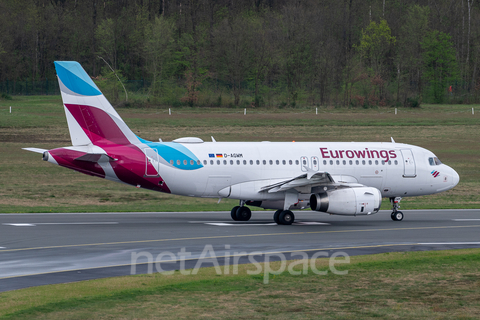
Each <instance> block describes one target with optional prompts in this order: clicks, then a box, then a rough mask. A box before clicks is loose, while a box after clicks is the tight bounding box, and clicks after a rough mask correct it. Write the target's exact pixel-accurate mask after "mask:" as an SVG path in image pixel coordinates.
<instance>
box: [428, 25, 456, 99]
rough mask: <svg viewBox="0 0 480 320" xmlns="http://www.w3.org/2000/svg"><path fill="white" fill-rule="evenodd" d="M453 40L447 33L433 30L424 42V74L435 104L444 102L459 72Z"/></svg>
mask: <svg viewBox="0 0 480 320" xmlns="http://www.w3.org/2000/svg"><path fill="white" fill-rule="evenodd" d="M451 38H452V37H451V36H450V35H448V34H446V33H443V32H439V31H438V30H433V31H431V32H430V33H428V34H427V36H426V37H425V40H424V41H423V42H422V49H423V50H424V53H423V60H424V68H425V69H424V70H425V71H424V72H425V76H426V78H427V80H428V81H429V82H430V88H431V92H432V95H433V101H434V102H435V103H442V102H443V100H444V97H445V92H446V88H447V86H448V85H452V82H453V81H454V80H455V78H456V76H457V72H458V69H457V61H456V58H455V56H456V51H455V48H454V47H453V43H452V42H451Z"/></svg>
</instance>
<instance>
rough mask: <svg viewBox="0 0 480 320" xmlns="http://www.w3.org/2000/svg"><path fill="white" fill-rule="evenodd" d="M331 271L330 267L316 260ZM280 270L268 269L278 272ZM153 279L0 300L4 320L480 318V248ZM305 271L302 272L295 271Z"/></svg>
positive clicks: (41, 290)
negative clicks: (265, 274) (267, 272)
mask: <svg viewBox="0 0 480 320" xmlns="http://www.w3.org/2000/svg"><path fill="white" fill-rule="evenodd" d="M316 262H317V263H316V268H317V269H318V270H322V271H324V270H325V271H326V270H329V268H328V260H326V259H318V260H317V261H316ZM279 267H280V266H279V263H275V264H272V266H271V268H272V270H278V268H279ZM247 270H255V267H254V266H252V265H240V266H239V272H238V275H232V274H230V275H217V274H216V272H215V270H214V268H206V269H201V270H200V271H199V273H198V274H197V275H196V276H191V275H181V274H180V273H179V272H176V273H175V274H173V275H169V276H166V275H162V274H158V273H157V274H147V275H138V276H130V277H118V278H111V279H101V280H93V281H82V282H77V283H72V284H60V285H50V286H43V287H37V288H29V289H22V290H17V291H10V292H4V293H1V294H0V318H2V319H49V320H52V319H319V318H321V319H373V318H376V319H378V318H381V319H386V318H388V319H452V318H455V319H478V318H479V317H480V271H479V270H480V249H469V250H451V251H433V252H406V253H385V254H378V255H370V256H354V257H350V263H345V264H340V265H338V267H337V270H341V271H348V274H346V275H337V274H333V273H332V272H330V271H329V272H328V273H327V274H326V275H317V274H314V273H313V272H312V270H308V272H307V273H306V274H302V275H292V274H290V273H289V272H284V273H282V274H280V275H277V276H275V277H272V278H271V279H270V282H269V283H268V284H264V282H263V275H262V274H260V275H248V274H247ZM294 270H295V271H300V270H302V269H301V265H299V266H297V267H296V268H294Z"/></svg>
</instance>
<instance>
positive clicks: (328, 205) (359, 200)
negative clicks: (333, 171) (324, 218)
mask: <svg viewBox="0 0 480 320" xmlns="http://www.w3.org/2000/svg"><path fill="white" fill-rule="evenodd" d="M381 205H382V194H381V193H380V190H378V189H377V188H373V187H359V188H342V189H337V190H332V191H327V192H325V193H317V194H312V195H311V196H310V208H311V209H312V210H315V211H321V212H326V213H331V214H340V215H364V214H365V215H367V214H372V213H377V212H378V210H380V206H381Z"/></svg>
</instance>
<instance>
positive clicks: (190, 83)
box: [0, 0, 480, 108]
mask: <svg viewBox="0 0 480 320" xmlns="http://www.w3.org/2000/svg"><path fill="white" fill-rule="evenodd" d="M479 6H480V4H479V1H475V0H0V93H2V96H3V97H9V96H10V95H15V94H25V93H26V94H29V93H30V94H31V93H40V94H41V93H42V92H45V93H48V92H49V88H52V87H53V84H54V83H56V76H55V69H54V64H53V61H55V60H76V61H78V62H80V63H81V64H82V66H83V67H84V68H85V70H86V71H87V72H88V73H89V74H90V75H91V76H92V77H93V78H94V80H95V82H96V83H97V85H98V86H99V87H100V88H101V90H102V91H103V92H104V93H105V94H106V95H107V97H108V98H109V99H111V101H112V102H113V103H114V104H116V105H119V104H123V105H125V106H137V105H141V106H174V107H175V106H198V107H215V106H219V107H220V106H222V107H278V108H287V107H288V108H295V107H302V106H338V107H341V106H347V107H364V108H368V107H375V106H405V107H419V106H420V105H421V103H456V104H458V103H466V104H467V103H478V100H479V98H480V97H478V95H479V92H480V73H479V67H480V65H479V62H480V61H479V60H480V15H479ZM119 80H120V81H119ZM49 86H50V87H49ZM57 87H58V85H57ZM124 87H125V88H126V91H124ZM29 88H30V89H29ZM39 88H40V89H39ZM42 90H43V91H42Z"/></svg>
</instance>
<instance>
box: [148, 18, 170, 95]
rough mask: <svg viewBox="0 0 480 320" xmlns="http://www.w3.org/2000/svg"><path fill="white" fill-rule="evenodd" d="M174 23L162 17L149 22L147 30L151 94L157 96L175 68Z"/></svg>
mask: <svg viewBox="0 0 480 320" xmlns="http://www.w3.org/2000/svg"><path fill="white" fill-rule="evenodd" d="M173 32H174V25H173V23H172V22H171V21H170V20H168V19H167V18H164V16H161V17H155V20H154V21H153V22H152V23H151V24H149V25H148V26H147V28H146V30H145V60H146V64H147V72H148V74H149V75H150V76H151V77H152V85H151V87H150V94H151V95H152V96H153V97H154V98H156V97H157V96H158V95H159V94H160V93H161V91H162V88H163V87H164V82H165V80H166V79H168V78H169V77H170V76H171V75H172V72H173V71H174V70H172V69H173V63H172V62H173V59H172V58H173V57H172V55H173V52H172V50H173Z"/></svg>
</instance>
